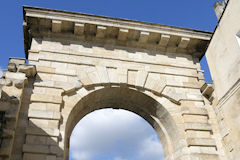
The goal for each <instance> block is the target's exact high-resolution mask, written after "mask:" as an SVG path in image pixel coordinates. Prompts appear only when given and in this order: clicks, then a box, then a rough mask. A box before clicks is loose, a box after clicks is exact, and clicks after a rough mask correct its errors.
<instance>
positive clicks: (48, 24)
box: [0, 7, 239, 160]
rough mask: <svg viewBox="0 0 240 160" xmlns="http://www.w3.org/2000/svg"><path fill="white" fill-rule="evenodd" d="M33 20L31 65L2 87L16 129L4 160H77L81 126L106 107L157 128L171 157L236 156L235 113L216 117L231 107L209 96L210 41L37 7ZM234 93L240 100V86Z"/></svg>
mask: <svg viewBox="0 0 240 160" xmlns="http://www.w3.org/2000/svg"><path fill="white" fill-rule="evenodd" d="M24 14H25V16H24V33H25V34H24V35H25V45H26V46H25V48H26V56H27V57H28V58H29V65H27V64H25V60H24V59H16V58H15V59H10V63H9V64H11V63H13V67H12V68H11V66H10V67H9V68H10V69H9V71H7V72H6V73H5V75H4V77H5V78H6V79H4V80H3V79H0V82H1V83H0V88H1V89H0V93H1V96H0V111H1V112H6V114H5V118H6V124H7V126H6V127H7V128H6V129H4V132H3V133H4V134H3V136H2V138H3V144H4V145H3V147H1V148H0V153H4V152H6V153H4V154H0V159H1V158H2V157H4V156H5V157H4V158H5V159H9V158H10V157H11V159H13V160H15V159H16V160H23V159H24V160H34V159H36V160H63V159H68V158H69V157H68V153H69V138H70V135H71V133H72V130H73V128H74V127H75V125H76V124H77V122H78V121H79V120H81V119H82V118H83V117H84V116H85V115H86V114H88V113H91V112H93V111H95V110H98V109H104V108H106V107H112V108H117V109H125V110H129V111H132V112H134V113H136V114H138V115H139V116H141V117H143V118H144V119H145V120H146V121H147V122H149V124H150V125H151V126H152V127H153V128H154V129H155V131H156V132H157V134H158V135H159V138H160V139H161V142H162V146H163V148H164V155H165V159H191V160H200V159H219V157H221V158H222V159H228V158H226V156H225V151H224V150H223V149H224V147H225V148H226V151H227V152H233V151H234V152H235V151H236V148H235V145H234V143H233V142H232V139H231V136H230V135H231V134H232V133H231V130H229V129H228V128H226V127H224V126H225V125H229V123H225V121H228V119H225V115H224V114H225V113H227V114H228V115H229V113H230V112H231V111H229V110H227V109H226V108H225V109H224V114H222V115H221V117H218V118H216V115H215V112H214V109H215V111H216V112H217V111H220V110H221V107H217V108H212V106H211V104H210V103H207V100H206V98H204V97H203V95H209V92H208V91H209V90H208V91H207V90H205V91H204V90H201V84H203V82H204V76H203V71H201V69H200V62H199V58H201V57H202V56H203V53H204V52H205V48H206V46H207V45H208V42H209V40H210V37H211V34H210V33H207V32H201V31H195V30H191V29H184V28H178V27H169V26H164V25H157V24H148V23H142V22H137V21H131V20H121V19H115V18H108V17H99V16H94V15H91V16H89V15H86V14H78V13H71V12H66V11H53V10H47V9H37V8H31V7H25V8H24ZM29 30H30V31H31V32H29ZM36 31H37V32H36ZM32 37H34V38H32ZM36 37H37V38H36ZM30 42H31V44H30ZM215 46H218V45H215ZM223 46H224V45H223ZM213 51H214V50H212V52H211V53H213ZM14 66H16V68H17V70H15V68H14ZM35 66H36V67H35ZM216 67H217V66H216ZM10 71H11V72H10ZM35 75H36V76H35ZM10 82H11V84H10ZM12 82H13V84H14V86H12ZM24 82H25V84H24ZM217 86H219V84H217ZM201 91H203V92H202V93H203V95H202V93H201ZM235 91H236V92H235ZM211 93H213V94H212V95H213V96H210V97H209V100H210V99H212V98H211V97H214V96H215V95H214V92H211ZM231 93H238V92H237V87H236V88H235V90H234V92H233V91H232V92H231ZM229 97H231V96H229ZM14 100H16V102H18V103H13V101H14ZM215 100H217V99H214V100H213V103H216V104H218V102H217V101H216V102H215ZM225 102H226V104H225ZM229 102H230V101H227V99H225V101H221V104H225V105H229V106H232V103H234V102H235V100H233V101H231V103H229ZM223 108H224V107H223ZM234 111H235V112H236V113H239V112H238V110H234ZM218 115H220V114H218ZM232 117H238V116H235V115H232ZM228 118H229V117H228ZM236 119H238V118H236ZM218 121H220V122H221V123H220V124H218ZM237 125H238V123H236V124H235V125H232V126H235V127H236V128H237ZM220 136H224V138H223V141H222V142H221V137H220ZM0 138H1V137H0ZM237 140H238V139H237V138H235V139H234V142H235V141H236V142H237ZM6 148H8V149H6ZM5 149H6V150H5Z"/></svg>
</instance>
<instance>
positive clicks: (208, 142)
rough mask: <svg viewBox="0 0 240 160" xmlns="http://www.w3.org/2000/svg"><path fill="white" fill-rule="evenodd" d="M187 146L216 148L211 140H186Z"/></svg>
mask: <svg viewBox="0 0 240 160" xmlns="http://www.w3.org/2000/svg"><path fill="white" fill-rule="evenodd" d="M187 144H188V146H205V147H216V143H215V140H214V139H212V138H187Z"/></svg>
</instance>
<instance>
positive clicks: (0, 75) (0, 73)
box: [0, 67, 2, 78]
mask: <svg viewBox="0 0 240 160" xmlns="http://www.w3.org/2000/svg"><path fill="white" fill-rule="evenodd" d="M1 77H2V68H1V67H0V78H1Z"/></svg>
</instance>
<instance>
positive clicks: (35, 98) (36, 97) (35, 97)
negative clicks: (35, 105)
mask: <svg viewBox="0 0 240 160" xmlns="http://www.w3.org/2000/svg"><path fill="white" fill-rule="evenodd" d="M31 101H32V102H49V103H57V104H61V103H62V97H61V96H54V95H46V94H32V95H31Z"/></svg>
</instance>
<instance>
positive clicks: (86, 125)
mask: <svg viewBox="0 0 240 160" xmlns="http://www.w3.org/2000/svg"><path fill="white" fill-rule="evenodd" d="M69 154H70V156H69V160H99V159H112V160H127V159H132V160H145V159H151V160H163V159H164V155H163V150H162V144H161V142H160V139H159V137H158V135H157V134H156V132H155V130H154V129H153V128H152V127H151V125H149V124H148V123H147V122H146V121H145V120H144V119H143V118H142V117H140V116H138V115H137V114H135V113H132V112H129V111H126V110H122V109H119V110H117V109H101V110H97V111H94V112H91V113H89V114H88V115H86V116H85V117H83V118H82V119H81V120H80V121H79V123H78V124H77V125H76V126H75V128H74V130H73V132H72V134H71V137H70V152H69Z"/></svg>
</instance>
